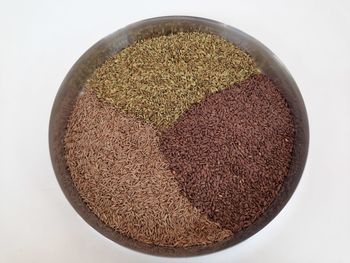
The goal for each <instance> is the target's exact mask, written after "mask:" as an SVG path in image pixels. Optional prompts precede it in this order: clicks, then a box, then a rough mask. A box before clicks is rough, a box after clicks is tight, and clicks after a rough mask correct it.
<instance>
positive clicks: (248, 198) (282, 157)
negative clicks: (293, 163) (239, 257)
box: [161, 75, 294, 232]
mask: <svg viewBox="0 0 350 263" xmlns="http://www.w3.org/2000/svg"><path fill="white" fill-rule="evenodd" d="M293 134H294V129H293V121H292V116H291V114H290V111H289V109H288V107H287V105H286V103H285V100H284V99H283V98H282V97H281V95H280V94H279V92H278V91H277V89H276V87H275V86H274V84H273V83H272V81H270V80H269V79H268V78H267V77H266V76H264V75H257V76H254V77H251V78H249V79H248V80H246V81H244V82H242V83H240V84H236V85H234V86H233V87H232V88H229V89H226V90H224V91H221V92H218V93H216V94H213V95H211V96H209V97H207V98H206V99H205V100H204V101H203V102H202V103H200V104H198V105H195V106H194V107H192V108H191V109H190V110H189V111H187V112H186V113H185V114H184V115H183V116H182V117H181V118H180V119H179V120H178V121H177V123H176V124H174V125H173V126H172V127H171V128H169V129H168V130H167V131H166V132H165V133H164V135H163V136H162V138H161V150H162V152H163V153H164V155H165V156H166V157H167V159H168V162H169V164H170V169H171V170H173V171H174V173H175V174H176V178H177V180H178V182H179V185H180V187H181V188H182V190H183V192H184V194H185V196H186V197H187V198H188V199H189V200H190V201H191V203H193V204H194V206H195V207H197V208H199V209H200V210H202V211H204V212H205V213H206V214H207V215H208V216H209V218H210V219H212V220H213V221H215V222H219V223H220V225H221V226H223V227H225V228H227V229H230V230H231V231H232V232H237V231H239V230H241V229H242V228H243V227H246V226H248V225H250V224H251V223H252V222H254V221H255V219H257V218H258V217H259V216H260V215H261V214H262V213H263V212H264V211H265V210H266V208H267V207H268V206H269V204H270V203H271V202H272V201H273V200H274V198H275V197H276V195H277V193H278V190H279V189H280V187H281V184H282V182H283V178H284V176H286V175H287V173H288V165H289V161H290V158H291V152H292V148H293V136H294V135H293Z"/></svg>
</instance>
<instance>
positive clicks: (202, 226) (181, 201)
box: [65, 91, 232, 247]
mask: <svg viewBox="0 0 350 263" xmlns="http://www.w3.org/2000/svg"><path fill="white" fill-rule="evenodd" d="M158 143H159V138H158V136H157V131H156V130H155V129H154V128H153V127H152V126H150V125H148V124H146V123H142V122H140V121H137V120H135V119H134V118H132V117H130V116H129V117H127V116H125V115H124V114H122V113H119V112H117V111H115V109H114V108H113V107H111V106H110V105H107V104H105V103H102V102H100V101H98V99H97V97H96V96H95V94H93V92H91V91H87V92H86V93H85V94H84V95H82V97H80V98H79V100H78V102H77V104H76V106H75V109H74V111H73V113H72V115H71V117H70V122H69V126H68V130H67V135H66V138H65V145H66V153H67V156H66V159H67V161H68V166H69V168H70V172H71V176H72V178H73V182H74V183H75V186H76V188H77V189H78V191H79V193H80V195H81V197H82V198H83V200H84V201H85V202H86V203H87V205H88V206H89V208H90V209H91V210H92V211H93V212H94V213H95V214H96V215H97V216H98V217H99V218H100V219H101V220H102V221H103V222H105V223H106V224H107V225H109V226H111V227H113V228H115V229H116V230H118V231H120V232H121V233H123V234H125V235H127V236H130V237H132V238H134V239H137V240H140V241H143V242H145V243H149V244H157V245H161V246H182V247H186V246H193V245H201V244H203V245H204V244H209V243H212V242H215V241H220V240H223V239H225V238H226V237H228V236H230V235H231V234H232V233H231V231H229V230H224V229H222V228H221V227H220V226H219V225H218V224H217V223H214V222H212V221H210V220H208V218H207V216H206V215H204V214H201V213H200V212H199V211H198V210H197V209H196V208H194V207H193V206H192V205H191V203H190V202H189V201H188V200H187V199H186V198H185V197H184V196H182V195H181V194H180V189H179V187H178V184H177V182H176V180H175V179H174V175H173V174H172V173H171V172H170V171H169V170H168V169H167V164H166V162H165V161H164V157H163V156H162V154H161V153H160V151H159V148H158Z"/></svg>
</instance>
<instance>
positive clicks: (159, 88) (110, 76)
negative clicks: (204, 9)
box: [88, 32, 258, 128]
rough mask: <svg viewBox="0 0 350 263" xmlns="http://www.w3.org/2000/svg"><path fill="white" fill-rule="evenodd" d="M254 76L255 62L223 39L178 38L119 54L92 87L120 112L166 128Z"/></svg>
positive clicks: (207, 36)
mask: <svg viewBox="0 0 350 263" xmlns="http://www.w3.org/2000/svg"><path fill="white" fill-rule="evenodd" d="M254 73H258V70H257V68H256V66H255V63H254V61H253V60H252V58H251V57H250V56H248V55H247V54H246V53H244V52H243V51H242V50H240V49H238V48H237V47H236V46H234V45H232V44H231V43H229V42H227V41H226V40H224V39H223V38H221V37H218V36H215V35H210V34H206V33H198V32H193V33H178V34H175V35H170V36H160V37H156V38H151V39H147V40H144V41H141V42H139V43H136V44H134V45H131V46H130V47H128V48H126V49H124V50H122V51H121V52H119V53H117V54H116V55H115V56H113V57H112V58H111V59H109V60H108V61H107V62H106V63H105V64H104V65H103V66H101V67H100V68H98V69H97V70H96V72H95V74H94V75H93V76H92V77H91V79H90V81H89V83H88V87H90V88H92V89H94V90H96V92H97V95H98V96H99V98H102V99H104V100H106V101H108V102H110V103H112V104H113V105H114V106H115V107H116V108H117V109H119V110H121V111H123V112H125V113H130V114H133V115H134V116H136V117H138V118H140V119H142V120H144V121H146V122H147V123H152V124H154V125H155V126H157V127H160V128H164V127H167V126H169V125H170V124H172V123H173V122H175V121H176V120H177V118H178V117H179V116H181V114H182V113H183V112H184V111H186V110H187V109H188V108H189V107H190V106H191V105H192V104H193V103H195V102H200V101H201V100H202V99H203V98H204V97H205V96H206V95H207V94H208V93H213V92H217V91H219V90H222V89H224V88H226V87H228V86H230V85H232V84H233V83H236V82H239V81H242V80H244V79H246V78H247V77H249V76H250V75H252V74H254Z"/></svg>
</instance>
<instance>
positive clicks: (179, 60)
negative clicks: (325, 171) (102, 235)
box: [64, 32, 294, 247]
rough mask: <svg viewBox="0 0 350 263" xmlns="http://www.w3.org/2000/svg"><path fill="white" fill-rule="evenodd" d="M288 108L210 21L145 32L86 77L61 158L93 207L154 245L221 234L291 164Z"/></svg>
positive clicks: (252, 215) (245, 218)
mask: <svg viewBox="0 0 350 263" xmlns="http://www.w3.org/2000/svg"><path fill="white" fill-rule="evenodd" d="M293 143H294V126H293V118H292V114H291V112H290V110H289V108H288V105H287V103H286V101H285V100H284V98H283V97H282V96H281V94H280V93H279V92H278V90H277V87H276V86H275V85H274V83H273V82H272V81H271V80H270V79H269V78H268V77H267V76H265V75H263V74H261V73H260V72H259V70H258V69H257V66H256V65H255V63H254V61H253V59H252V58H251V57H250V56H249V55H248V54H246V53H244V52H243V51H242V50H240V49H238V48H237V47H236V46H234V45H233V44H231V43H229V42H227V41H225V40H224V39H223V38H220V37H218V36H214V35H210V34H205V33H197V32H192V33H178V34H175V35H169V36H160V37H155V38H151V39H147V40H144V41H139V42H137V43H135V44H133V45H131V46H129V47H127V48H126V49H124V50H122V51H121V52H119V53H117V54H115V55H114V56H113V57H111V58H110V59H108V60H107V61H106V62H105V63H104V64H103V65H102V66H101V67H99V68H98V69H97V70H96V71H95V72H94V73H93V74H92V76H91V78H90V79H89V80H88V82H87V83H86V86H85V88H84V90H83V93H82V95H81V96H80V97H79V98H78V100H77V102H76V105H75V107H74V110H73V112H72V114H71V116H70V118H69V122H68V125H67V131H66V135H65V140H64V144H65V158H66V161H67V165H68V168H69V171H70V174H71V177H72V180H73V183H74V185H75V187H76V189H77V190H78V192H79V194H80V195H81V197H82V199H83V201H84V202H85V203H86V205H87V206H88V207H89V209H90V210H91V211H92V212H93V213H94V214H95V215H97V217H98V218H99V219H100V220H101V221H103V222H104V223H105V224H106V225H107V226H109V227H111V228H113V229H114V230H115V231H117V232H119V233H121V234H123V235H125V236H128V237H130V238H133V239H135V240H138V241H141V242H144V243H147V244H152V245H158V246H166V247H190V246H199V245H208V244H211V243H214V242H220V241H222V240H225V239H227V238H230V237H231V236H232V235H235V234H236V233H237V232H239V231H240V230H242V229H243V228H245V227H248V226H249V225H251V224H252V223H254V221H255V220H256V219H257V218H258V217H259V216H261V215H262V214H263V213H264V212H265V211H266V209H267V208H268V207H269V205H270V204H271V202H272V201H273V200H274V199H275V197H276V195H277V194H278V192H279V190H280V188H281V185H282V183H283V180H284V178H285V176H286V175H287V174H288V169H289V163H290V161H291V158H292V157H291V156H292V150H293Z"/></svg>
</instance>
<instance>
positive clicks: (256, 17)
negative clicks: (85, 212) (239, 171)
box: [0, 0, 350, 263]
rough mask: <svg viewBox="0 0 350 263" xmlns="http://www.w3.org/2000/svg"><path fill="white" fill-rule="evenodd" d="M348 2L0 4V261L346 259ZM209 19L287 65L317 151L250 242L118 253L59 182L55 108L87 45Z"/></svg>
mask: <svg viewBox="0 0 350 263" xmlns="http://www.w3.org/2000/svg"><path fill="white" fill-rule="evenodd" d="M349 13H350V1H348V0H344V1H335V0H334V1H306V0H303V1H300V0H292V1H288V2H286V1H281V0H277V1H269V0H263V1H261V0H257V1H248V0H247V1H232V0H231V1H218V0H216V1H215V0H212V1H190V0H186V1H180V0H173V1H166V0H162V1H161V0H160V1H152V0H147V1H140V2H136V1H132V0H125V1H116V0H114V1H95V2H91V1H87V0H84V1H83V0H82V1H63V0H61V1H57V2H53V1H22V2H20V1H10V0H9V1H3V0H0V262H1V263H10V262H15V263H16V262H36V263H37V262H65V263H69V262H84V263H89V262H152V263H157V262H198V263H199V262H208V263H210V262H218V263H220V262H243V263H244V262H247V263H248V262H269V263H270V262H350V167H349V163H350V117H349V116H350V86H349V83H350V63H349V61H350V51H349V50H350V34H349V32H350V15H349ZM163 15H194V16H202V17H207V18H211V19H215V20H219V21H221V22H224V23H227V24H230V25H232V26H235V27H237V28H239V29H241V30H243V31H245V32H246V33H248V34H250V35H252V36H254V37H256V38H257V39H259V40H260V41H262V42H263V43H264V44H265V45H267V46H268V47H269V48H270V49H271V50H272V51H273V52H274V53H276V55H277V56H279V58H280V59H281V60H282V61H283V62H284V63H285V64H286V66H287V67H288V68H289V70H290V71H291V73H292V75H293V76H294V78H295V80H296V82H297V83H298V85H299V87H300V90H301V93H302V95H303V97H304V100H305V103H306V107H307V110H308V115H309V121H310V132H311V134H310V135H311V136H310V137H311V141H310V151H309V157H308V162H307V166H306V169H305V172H304V174H303V177H302V180H301V183H300V184H299V186H298V188H297V191H296V192H295V194H294V195H293V197H292V199H291V201H290V202H289V203H288V205H287V206H286V207H285V209H284V210H283V211H282V212H281V213H280V214H279V215H278V216H277V217H276V218H275V220H273V221H272V222H271V223H270V224H269V225H268V226H267V227H265V228H264V229H263V230H262V231H260V232H259V233H258V234H256V235H255V236H253V237H252V238H250V239H249V240H247V241H245V242H243V243H241V244H239V245H237V246H235V247H233V248H230V249H227V250H224V251H222V252H219V253H215V254H211V255H208V256H204V257H194V258H182V259H176V258H175V259H174V258H173V259H169V258H161V257H154V256H147V255H144V254H140V253H137V252H133V251H131V250H128V249H126V248H123V247H121V246H119V245H117V244H115V243H113V242H111V241H109V240H108V239H106V238H105V237H103V236H102V235H100V234H99V233H97V232H96V231H95V230H94V229H92V228H91V227H90V226H89V225H87V224H86V223H85V222H84V221H83V220H82V219H81V218H80V217H79V216H78V215H77V213H76V212H75V211H74V210H73V208H72V207H71V206H70V205H69V203H68V201H67V200H66V199H65V197H64V195H63V193H62V192H61V190H60V188H59V186H58V183H57V182H56V179H55V176H54V173H53V170H52V167H51V163H50V157H49V150H48V139H47V137H48V122H49V116H50V110H51V106H52V103H53V100H54V97H55V94H56V92H57V90H58V87H59V85H60V84H61V81H62V80H63V78H64V76H65V75H66V73H67V72H68V70H69V69H70V67H71V66H72V65H73V63H74V62H75V61H76V60H77V59H78V58H79V56H80V55H81V54H82V53H83V52H84V51H85V50H86V49H88V48H89V47H90V46H91V45H92V44H94V43H95V42H96V41H98V40H99V39H100V38H102V37H104V36H105V35H107V34H109V33H111V32H113V31H115V30H117V29H119V28H121V27H123V26H125V25H127V24H129V23H132V22H135V21H138V20H141V19H145V18H150V17H155V16H163Z"/></svg>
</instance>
